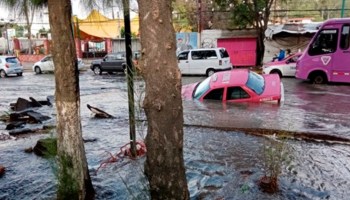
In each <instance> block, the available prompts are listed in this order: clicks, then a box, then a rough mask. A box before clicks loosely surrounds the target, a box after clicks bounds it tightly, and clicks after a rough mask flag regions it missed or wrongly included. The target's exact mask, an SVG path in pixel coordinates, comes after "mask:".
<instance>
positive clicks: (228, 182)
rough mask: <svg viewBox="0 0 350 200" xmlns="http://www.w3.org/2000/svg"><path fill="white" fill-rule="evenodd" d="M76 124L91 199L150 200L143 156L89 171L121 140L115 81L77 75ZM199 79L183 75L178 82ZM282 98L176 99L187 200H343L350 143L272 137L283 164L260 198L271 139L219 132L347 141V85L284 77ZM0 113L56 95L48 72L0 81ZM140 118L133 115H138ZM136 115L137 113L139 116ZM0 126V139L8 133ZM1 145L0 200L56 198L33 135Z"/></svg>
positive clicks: (349, 183)
mask: <svg viewBox="0 0 350 200" xmlns="http://www.w3.org/2000/svg"><path fill="white" fill-rule="evenodd" d="M79 77H80V89H81V91H80V92H81V123H82V128H83V137H84V139H85V140H89V142H85V150H86V155H87V159H88V165H89V170H90V174H91V178H92V182H93V186H94V188H95V190H96V199H118V200H119V199H149V196H148V194H147V192H146V191H147V181H146V179H145V177H144V175H143V163H144V159H145V158H140V159H138V160H136V161H134V160H132V161H131V160H129V159H126V158H125V159H123V160H120V161H119V162H117V163H112V164H109V165H107V166H106V167H104V168H102V169H100V170H99V171H98V172H97V171H96V170H97V168H98V167H99V166H100V164H101V163H102V162H103V161H104V160H105V159H107V158H108V157H109V153H108V152H111V153H118V152H119V148H120V147H122V146H123V145H124V144H126V143H127V142H128V141H129V132H128V131H129V126H128V115H127V113H128V102H127V90H126V82H125V78H124V77H123V76H122V75H107V74H106V75H103V76H96V75H93V73H92V72H90V71H85V72H82V73H80V75H79ZM203 79H204V77H183V84H187V83H193V82H196V81H200V80H203ZM283 83H284V86H285V102H284V103H283V104H282V105H276V104H265V103H262V104H245V103H242V104H222V103H218V102H205V103H200V102H195V101H184V102H183V108H184V123H185V127H184V157H185V166H186V175H187V182H188V187H189V190H190V195H191V199H208V200H209V199H233V200H242V199H243V200H245V199H248V200H250V199H252V200H253V199H254V200H255V199H259V200H260V199H281V200H282V199H283V200H284V199H295V200H297V199H298V200H299V199H331V200H333V199H334V200H343V199H344V200H346V199H349V196H350V190H349V188H350V146H349V144H348V143H343V144H342V143H340V142H337V143H332V142H330V141H327V140H324V141H323V140H319V141H314V142H310V141H304V140H301V139H298V138H296V139H293V140H291V139H289V140H283V141H280V142H282V143H283V144H284V146H285V147H287V149H288V151H287V153H286V157H288V158H290V160H289V162H288V164H286V163H285V164H283V165H281V174H280V176H279V178H278V183H279V191H278V192H277V193H275V194H268V193H264V192H262V191H261V190H260V189H259V187H258V185H257V183H258V181H259V179H260V178H261V177H262V176H263V175H264V172H265V169H266V167H264V166H265V165H266V160H267V159H266V154H265V153H264V148H266V147H269V145H270V143H269V141H274V139H273V138H271V137H257V136H254V135H250V134H246V133H245V132H242V131H228V130H226V131H225V130H222V129H220V127H232V128H253V129H274V130H281V131H286V132H287V131H295V132H300V133H308V134H321V135H325V136H337V137H339V138H344V140H345V139H350V115H349V111H350V106H349V105H350V85H344V84H335V85H310V84H308V83H305V82H302V81H299V80H296V79H294V78H284V79H283ZM142 85H143V84H142V82H141V81H136V84H135V86H136V88H137V91H138V92H137V94H136V95H135V97H136V99H138V97H139V96H142V91H143V87H142ZM0 86H1V87H0V114H1V115H2V114H5V113H7V112H11V110H10V106H9V105H10V103H13V102H15V101H16V100H17V98H18V97H22V98H26V99H28V98H29V97H34V98H35V99H37V100H45V99H46V98H47V97H48V96H49V97H50V98H52V97H53V95H54V88H55V82H54V75H53V74H42V75H34V74H33V73H31V72H26V73H24V76H23V77H9V78H5V79H0ZM87 104H90V105H92V106H95V107H98V108H100V109H102V110H105V111H107V112H108V113H109V114H111V115H113V116H115V118H113V119H96V118H94V117H93V116H92V115H91V112H90V111H89V110H88V109H87V107H86V105H87ZM37 111H38V112H40V113H42V114H45V115H47V116H50V117H51V119H50V120H48V121H45V122H44V123H43V124H37V125H28V126H32V127H33V126H37V127H39V128H40V127H42V126H43V125H54V124H55V117H56V116H55V113H56V112H55V107H54V106H53V107H49V106H44V107H42V108H40V109H37ZM137 116H138V114H137ZM141 117H143V115H142V114H141ZM5 127H6V124H5V123H3V122H0V134H3V135H6V134H8V132H7V131H6V130H5ZM145 127H146V122H140V123H138V125H137V134H138V135H137V137H138V139H139V140H142V138H144V136H145V134H146V128H145ZM53 135H54V131H52V132H51V133H49V134H34V135H31V136H29V137H24V138H17V139H15V138H12V139H8V140H2V141H1V140H0V165H3V166H5V167H6V173H5V174H4V175H3V176H2V177H0V199H1V200H2V199H55V193H56V186H57V180H56V176H55V170H54V169H55V164H54V162H52V161H50V160H47V159H44V158H42V157H38V156H36V155H35V154H31V153H29V154H28V153H25V152H24V149H25V148H28V147H33V146H34V145H35V144H36V141H37V140H38V139H40V138H47V137H52V136H53Z"/></svg>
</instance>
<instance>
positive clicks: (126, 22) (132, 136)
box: [123, 0, 137, 157]
mask: <svg viewBox="0 0 350 200" xmlns="http://www.w3.org/2000/svg"><path fill="white" fill-rule="evenodd" d="M123 10H124V28H125V52H126V69H127V73H126V78H127V83H128V103H129V133H130V150H131V154H132V156H133V157H136V156H137V155H136V129H135V99H134V65H133V63H132V51H131V27H130V6H129V0H123Z"/></svg>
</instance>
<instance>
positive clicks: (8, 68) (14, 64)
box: [0, 56, 23, 78]
mask: <svg viewBox="0 0 350 200" xmlns="http://www.w3.org/2000/svg"><path fill="white" fill-rule="evenodd" d="M13 74H14V75H17V76H22V74H23V66H22V64H21V62H20V61H19V60H18V58H17V57H16V56H0V77H1V78H5V77H7V76H8V75H13Z"/></svg>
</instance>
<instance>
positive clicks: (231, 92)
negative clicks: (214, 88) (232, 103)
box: [227, 87, 250, 100]
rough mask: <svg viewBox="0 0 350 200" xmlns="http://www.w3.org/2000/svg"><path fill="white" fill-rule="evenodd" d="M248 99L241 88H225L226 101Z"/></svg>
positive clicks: (247, 95)
mask: <svg viewBox="0 0 350 200" xmlns="http://www.w3.org/2000/svg"><path fill="white" fill-rule="evenodd" d="M249 97H250V96H249V94H248V93H247V92H246V91H245V90H243V89H242V88H241V87H229V88H227V100H236V99H247V98H249Z"/></svg>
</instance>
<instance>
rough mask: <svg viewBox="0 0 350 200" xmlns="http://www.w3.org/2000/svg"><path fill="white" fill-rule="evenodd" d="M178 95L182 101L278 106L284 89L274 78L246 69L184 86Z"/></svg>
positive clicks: (220, 73)
mask: <svg viewBox="0 0 350 200" xmlns="http://www.w3.org/2000/svg"><path fill="white" fill-rule="evenodd" d="M181 94H182V98H183V99H184V100H189V99H196V100H199V101H203V100H220V101H223V102H265V101H267V102H280V101H283V100H284V87H283V84H282V82H281V80H280V77H279V76H278V75H277V74H269V75H259V74H257V73H255V72H253V71H250V70H248V69H234V70H230V71H222V72H217V73H215V74H213V75H212V76H210V77H208V78H206V79H205V80H203V81H202V82H198V83H193V84H189V85H184V86H182V92H181Z"/></svg>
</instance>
